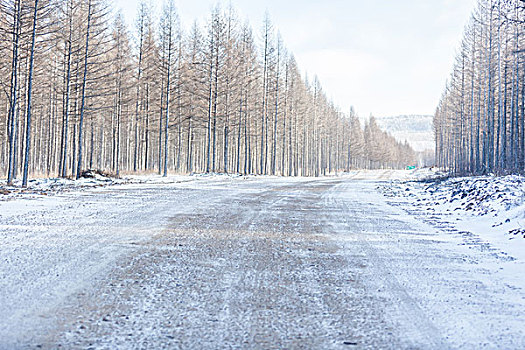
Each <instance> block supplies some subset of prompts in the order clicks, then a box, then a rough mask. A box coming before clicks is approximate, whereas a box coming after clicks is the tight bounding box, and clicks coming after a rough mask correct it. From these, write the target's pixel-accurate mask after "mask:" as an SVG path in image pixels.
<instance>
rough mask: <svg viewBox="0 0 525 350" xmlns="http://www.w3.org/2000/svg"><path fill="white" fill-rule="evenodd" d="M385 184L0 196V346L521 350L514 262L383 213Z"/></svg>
mask: <svg viewBox="0 0 525 350" xmlns="http://www.w3.org/2000/svg"><path fill="white" fill-rule="evenodd" d="M391 176H392V174H391V173H389V172H381V173H376V174H375V175H374V176H368V175H367V176H360V174H359V173H358V174H354V175H353V176H346V177H334V178H322V179H304V178H299V179H286V178H264V177H263V178H257V177H250V178H246V179H244V178H228V177H210V178H205V177H203V178H195V179H193V180H191V181H187V182H180V183H171V184H170V183H160V184H148V183H146V184H131V185H119V186H113V187H108V188H102V189H90V190H86V191H83V192H70V193H64V194H60V195H56V196H50V197H46V198H37V199H32V200H19V201H11V202H0V240H1V245H0V259H1V260H0V348H1V349H13V348H14V349H17V348H22V349H25V348H44V349H47V348H53V349H54V348H58V347H62V348H68V349H69V348H72V349H76V348H78V349H86V348H93V349H115V348H124V349H126V348H137V349H159V348H168V349H173V348H183V349H196V348H199V349H218V348H264V349H281V348H303V349H349V348H352V349H367V348H368V349H413V348H420V349H447V348H451V349H459V348H461V349H480V348H486V349H501V348H505V349H521V348H525V327H523V325H524V324H525V297H524V293H523V290H522V289H521V288H520V285H516V284H515V283H513V281H514V280H513V279H512V278H510V277H509V274H508V272H509V271H514V272H515V273H521V275H523V272H525V269H524V268H523V263H522V262H520V261H514V260H512V259H511V258H510V257H509V256H507V255H504V254H496V253H495V252H494V249H489V250H487V249H477V248H476V247H473V246H471V245H469V244H466V243H465V240H464V238H463V237H462V236H461V235H457V234H452V233H450V232H448V231H446V230H441V229H439V228H436V227H431V226H429V225H428V224H425V223H424V222H423V220H422V219H421V218H420V217H417V216H413V215H409V214H407V212H406V211H404V210H403V209H402V208H401V207H398V206H392V205H389V204H388V202H387V199H386V198H385V197H383V195H381V194H380V193H379V192H377V190H376V188H377V186H378V184H379V183H381V182H382V181H385V179H388V178H389V177H391Z"/></svg>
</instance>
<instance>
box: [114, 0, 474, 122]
mask: <svg viewBox="0 0 525 350" xmlns="http://www.w3.org/2000/svg"><path fill="white" fill-rule="evenodd" d="M138 2H139V0H115V3H116V7H117V8H118V7H120V8H121V9H122V11H123V13H124V15H125V17H126V20H127V21H128V23H130V25H131V24H133V21H134V20H135V17H136V7H137V3H138ZM231 2H232V4H233V5H234V7H235V8H236V9H237V11H238V12H239V14H240V15H241V16H243V17H247V18H248V19H249V21H250V23H251V24H252V27H253V28H254V30H255V31H256V33H259V32H260V29H261V28H262V19H263V17H264V13H265V11H266V10H268V11H269V13H270V15H271V18H272V20H273V22H274V24H275V27H276V28H278V29H279V30H280V32H281V34H282V36H283V38H284V40H285V42H286V46H287V47H288V49H289V50H290V51H292V52H293V53H294V54H295V56H296V59H297V61H298V63H299V65H300V67H301V69H302V70H303V72H308V74H309V76H313V75H317V76H318V77H319V80H320V81H321V84H322V85H323V88H324V90H325V91H326V93H327V94H328V96H330V97H331V98H332V99H333V100H334V101H335V103H336V104H337V105H338V106H340V108H341V109H342V110H344V111H347V110H348V109H349V108H350V106H354V107H355V109H356V111H357V112H358V113H359V114H360V116H361V117H366V116H368V115H370V114H373V115H375V116H378V117H381V116H390V115H400V114H433V113H434V110H435V107H436V105H437V103H438V100H439V97H440V95H441V92H442V91H443V88H444V86H445V82H446V79H447V77H448V76H449V73H450V71H451V68H452V63H453V60H454V56H455V52H456V48H457V47H458V46H459V42H460V40H461V36H462V33H463V28H464V26H465V24H466V22H467V20H468V18H469V15H470V12H471V11H472V9H473V8H474V4H475V0H395V1H394V0H365V1H363V0H265V1H264V0H258V1H257V0H253V1H252V0H232V1H231ZM152 3H153V5H154V6H155V7H157V8H160V7H161V5H162V1H159V0H156V1H155V0H152ZM175 3H176V5H177V8H178V11H179V14H180V17H181V20H182V22H183V24H184V25H185V26H189V24H191V23H192V22H193V20H194V19H198V20H199V21H200V22H201V23H203V22H204V21H205V19H206V18H207V16H208V15H209V12H210V9H211V8H212V7H213V6H214V5H215V4H216V3H217V1H215V0H178V1H175ZM223 3H229V1H228V2H223ZM258 37H260V35H259V36H258Z"/></svg>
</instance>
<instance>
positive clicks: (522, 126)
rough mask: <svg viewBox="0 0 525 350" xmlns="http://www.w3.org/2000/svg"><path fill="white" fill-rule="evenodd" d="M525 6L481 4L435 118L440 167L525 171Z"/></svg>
mask: <svg viewBox="0 0 525 350" xmlns="http://www.w3.org/2000/svg"><path fill="white" fill-rule="evenodd" d="M524 23H525V2H524V1H523V0H480V1H479V2H478V4H477V7H476V9H475V10H474V12H473V14H472V16H471V19H470V22H469V23H468V25H467V27H466V29H465V33H464V37H463V40H462V42H461V47H460V49H459V52H458V54H457V57H456V60H455V64H454V69H453V72H452V74H451V77H450V80H449V82H448V83H447V86H446V89H445V91H444V93H443V96H442V98H441V101H440V103H439V106H438V108H437V110H436V114H435V118H434V127H435V133H436V159H437V161H438V165H439V166H441V167H445V168H448V169H450V170H451V171H453V172H454V173H456V174H486V173H496V174H506V173H521V172H523V170H524V169H525V119H524V118H525V55H524V53H525V32H524V29H525V26H524Z"/></svg>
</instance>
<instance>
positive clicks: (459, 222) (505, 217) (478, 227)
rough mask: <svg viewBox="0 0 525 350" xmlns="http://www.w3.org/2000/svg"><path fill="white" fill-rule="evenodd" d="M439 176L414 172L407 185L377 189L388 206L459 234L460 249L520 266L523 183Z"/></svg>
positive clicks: (524, 260)
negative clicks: (462, 244) (474, 248)
mask: <svg viewBox="0 0 525 350" xmlns="http://www.w3.org/2000/svg"><path fill="white" fill-rule="evenodd" d="M439 175H440V174H436V173H432V172H430V171H429V170H428V169H426V170H423V171H416V172H414V173H412V174H411V177H412V178H413V179H412V180H409V181H392V182H391V183H390V184H388V185H384V186H380V189H381V191H382V192H383V194H384V195H385V196H387V197H388V198H389V201H390V202H391V203H392V204H394V205H399V206H401V207H404V208H405V209H406V210H407V211H409V212H410V213H412V214H416V215H418V216H421V217H423V219H424V220H425V221H427V222H430V223H432V224H433V225H434V226H438V227H440V228H445V229H446V230H448V231H449V232H451V233H455V234H460V235H463V237H464V240H465V242H466V243H465V244H475V245H476V246H477V247H479V249H486V250H493V251H494V254H499V255H500V256H501V257H504V258H506V259H509V260H517V261H516V262H515V264H512V266H517V265H521V264H525V178H524V177H522V176H517V175H508V176H504V177H497V176H477V177H461V178H445V177H440V176H439ZM429 176H430V177H429ZM425 178H426V179H425ZM511 270H514V269H513V268H511ZM509 274H510V275H512V274H513V273H512V271H509ZM517 280H519V279H517ZM519 282H520V285H522V286H524V287H525V283H524V282H522V281H519Z"/></svg>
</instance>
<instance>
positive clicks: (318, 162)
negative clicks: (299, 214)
mask: <svg viewBox="0 0 525 350" xmlns="http://www.w3.org/2000/svg"><path fill="white" fill-rule="evenodd" d="M155 17H156V16H155V15H154V11H152V9H151V7H150V5H148V4H147V3H146V2H142V3H141V4H140V5H139V8H138V14H137V19H136V22H135V25H134V28H133V30H132V31H131V32H130V31H128V28H127V26H126V25H125V23H124V20H123V17H122V15H121V14H119V13H117V14H116V15H115V14H114V11H113V9H112V8H110V6H109V5H107V2H106V1H103V0H0V53H1V55H0V85H1V89H2V93H1V94H0V108H1V110H2V113H0V172H2V173H3V174H4V175H5V176H6V177H7V179H8V182H9V183H12V182H13V180H14V179H15V178H17V177H18V176H22V178H23V184H24V185H25V184H27V179H28V176H29V174H31V175H32V176H46V177H47V176H57V175H58V176H62V177H76V178H79V177H80V176H81V175H82V172H83V171H84V170H86V169H100V170H104V171H108V172H112V173H114V174H116V175H117V176H118V175H120V174H121V172H127V173H130V172H134V173H137V172H152V171H156V172H158V173H159V174H163V175H165V176H166V175H167V174H168V172H178V173H194V172H207V173H214V172H225V173H240V174H265V175H266V174H271V175H283V176H320V175H325V174H329V173H334V172H336V171H343V170H349V169H351V168H356V167H360V168H380V167H403V166H405V165H406V164H408V163H413V162H414V158H415V156H414V152H413V151H412V150H411V149H410V147H409V146H408V145H407V144H403V143H399V142H397V141H395V140H394V139H393V138H392V137H391V136H390V135H388V134H386V133H384V132H382V131H381V130H380V129H379V127H377V124H376V123H375V120H374V119H373V118H371V119H370V120H369V121H367V122H366V125H365V127H364V128H363V126H362V125H361V123H360V121H359V119H358V117H357V115H356V114H355V112H354V111H351V112H350V113H343V112H341V111H340V110H339V109H338V107H337V106H335V105H334V103H333V102H332V101H331V100H330V99H329V98H328V97H327V95H326V93H325V92H324V91H323V88H322V87H321V84H320V83H319V81H318V79H317V78H316V77H314V78H313V79H309V78H308V77H307V76H303V75H302V74H301V72H300V69H299V67H298V65H297V62H296V60H295V59H294V56H293V54H292V53H290V52H289V51H288V50H287V49H286V47H285V46H284V43H283V40H282V38H281V37H280V35H279V33H278V32H277V30H276V29H275V28H274V26H273V25H272V22H271V20H270V18H269V16H268V15H267V16H266V17H265V20H264V23H263V26H262V29H261V30H260V31H257V33H256V34H254V32H253V30H252V28H251V27H250V25H249V24H248V23H245V22H244V23H243V21H242V20H241V19H240V18H239V16H238V15H237V14H236V13H235V10H234V9H233V8H231V7H228V8H221V7H220V6H219V5H217V7H215V9H214V10H213V11H212V13H211V14H210V16H209V18H208V20H207V22H206V23H205V24H204V25H202V26H200V25H198V24H197V23H196V22H195V23H194V25H193V26H192V27H191V29H189V30H187V31H183V30H182V28H181V24H180V19H179V17H178V13H177V10H176V8H175V6H174V3H173V1H171V0H169V1H167V2H165V3H164V5H163V7H162V9H161V11H160V18H158V20H157V19H156V18H155Z"/></svg>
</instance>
